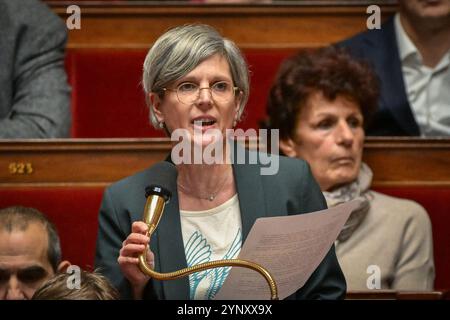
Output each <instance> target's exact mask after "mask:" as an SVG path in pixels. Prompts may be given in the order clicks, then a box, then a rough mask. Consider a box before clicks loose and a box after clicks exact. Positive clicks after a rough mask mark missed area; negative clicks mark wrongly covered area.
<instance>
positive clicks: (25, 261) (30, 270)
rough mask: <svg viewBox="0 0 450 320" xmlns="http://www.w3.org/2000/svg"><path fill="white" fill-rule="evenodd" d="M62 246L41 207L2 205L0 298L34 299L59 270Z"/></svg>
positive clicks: (0, 223)
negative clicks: (4, 206) (3, 207)
mask: <svg viewBox="0 0 450 320" xmlns="http://www.w3.org/2000/svg"><path fill="white" fill-rule="evenodd" d="M69 265H70V263H69V262H68V261H63V262H61V246H60V242H59V237H58V234H57V232H56V229H55V226H54V225H53V224H52V223H51V222H50V221H49V220H48V219H47V218H46V217H45V216H44V215H43V214H42V213H41V212H39V211H38V210H36V209H33V208H25V207H9V208H5V209H0V300H4V299H6V300H24V299H27V300H28V299H31V297H32V296H33V294H34V292H35V291H36V290H37V289H38V288H39V287H40V286H41V285H42V284H43V283H44V282H46V281H47V280H49V279H50V278H52V277H53V276H54V275H55V274H56V273H57V272H58V271H63V270H65V269H67V267H68V266H69Z"/></svg>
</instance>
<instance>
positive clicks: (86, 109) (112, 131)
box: [66, 49, 295, 138]
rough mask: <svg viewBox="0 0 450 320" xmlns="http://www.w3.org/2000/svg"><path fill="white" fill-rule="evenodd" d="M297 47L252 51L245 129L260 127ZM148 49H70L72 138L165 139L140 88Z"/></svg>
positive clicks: (67, 65)
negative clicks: (275, 84) (154, 125)
mask: <svg viewBox="0 0 450 320" xmlns="http://www.w3.org/2000/svg"><path fill="white" fill-rule="evenodd" d="M294 52H295V51H294V50H292V49H252V50H246V51H245V56H246V59H247V61H248V64H249V67H250V72H251V89H250V99H249V102H248V104H247V108H246V111H245V114H244V117H243V119H242V120H243V121H242V122H241V123H240V124H239V127H240V128H243V129H248V128H255V129H257V128H258V127H259V125H258V121H259V120H261V118H263V117H264V115H265V109H266V99H267V95H268V93H269V90H270V87H271V85H272V81H273V79H274V77H275V74H276V72H277V70H278V67H279V65H280V63H281V61H282V60H283V59H284V58H286V57H287V56H289V55H291V54H292V53H294ZM146 53H147V50H145V49H119V50H116V49H71V50H69V51H68V54H67V57H66V68H67V72H68V75H69V82H70V84H71V85H72V114H73V123H72V137H73V138H113V137H116V138H118V137H127V138H133V137H162V136H164V133H163V132H162V131H161V130H155V129H153V128H152V126H151V125H150V123H149V120H148V110H147V108H146V106H145V98H144V93H143V89H142V86H141V77H142V64H143V62H144V59H145V55H146Z"/></svg>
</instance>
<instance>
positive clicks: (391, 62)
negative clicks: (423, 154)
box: [338, 18, 420, 136]
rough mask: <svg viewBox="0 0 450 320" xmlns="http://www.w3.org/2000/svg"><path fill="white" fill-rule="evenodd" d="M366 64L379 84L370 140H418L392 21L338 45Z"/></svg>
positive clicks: (370, 128) (369, 131)
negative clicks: (396, 137) (372, 69)
mask: <svg viewBox="0 0 450 320" xmlns="http://www.w3.org/2000/svg"><path fill="white" fill-rule="evenodd" d="M338 46H341V47H345V48H348V49H349V50H350V53H351V54H352V55H353V56H354V57H356V58H358V59H363V60H366V61H368V62H369V63H370V64H371V65H372V66H373V68H374V70H375V72H376V74H377V75H378V78H379V80H380V89H381V90H380V100H379V107H378V110H377V112H376V114H375V116H374V119H373V121H372V122H371V123H370V124H369V127H368V128H367V130H366V133H367V134H368V135H372V136H418V135H420V129H419V126H418V124H417V123H416V120H415V119H414V115H413V113H412V110H411V106H410V105H409V101H408V97H407V96H406V89H405V83H404V81H403V72H402V64H401V61H400V55H399V52H398V46H397V38H396V36H395V25H394V19H393V18H390V19H388V20H387V21H386V22H385V23H384V24H383V25H382V26H381V29H380V30H377V29H374V30H369V31H366V32H363V33H360V34H357V35H356V36H354V37H352V38H350V39H347V40H345V41H342V42H340V43H338Z"/></svg>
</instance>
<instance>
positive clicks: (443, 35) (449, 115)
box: [338, 0, 450, 136]
mask: <svg viewBox="0 0 450 320" xmlns="http://www.w3.org/2000/svg"><path fill="white" fill-rule="evenodd" d="M398 2H399V11H398V13H397V14H396V15H395V16H394V17H392V18H390V19H389V20H388V21H387V22H386V23H384V24H383V25H382V26H381V30H377V29H374V30H369V31H367V32H364V33H361V34H358V35H356V36H355V37H353V38H351V39H348V40H346V41H344V42H341V43H339V44H338V45H339V46H344V47H347V48H348V49H350V53H351V54H352V55H353V56H355V57H356V58H362V59H365V60H368V61H369V62H371V63H372V65H373V67H374V69H375V71H376V73H377V74H378V77H379V78H380V84H381V97H380V101H379V108H378V111H377V113H376V115H375V117H374V120H373V121H372V123H371V124H370V125H369V127H368V130H367V134H368V135H399V136H419V135H421V136H450V90H449V89H450V67H449V64H450V0H433V1H431V0H399V1H398Z"/></svg>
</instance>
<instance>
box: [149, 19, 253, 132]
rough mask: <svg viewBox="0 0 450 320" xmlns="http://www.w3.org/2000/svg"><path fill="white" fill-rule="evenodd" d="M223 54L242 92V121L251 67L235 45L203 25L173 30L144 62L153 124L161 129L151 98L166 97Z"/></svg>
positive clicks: (158, 41)
mask: <svg viewBox="0 0 450 320" xmlns="http://www.w3.org/2000/svg"><path fill="white" fill-rule="evenodd" d="M215 54H220V55H221V56H223V57H225V58H226V59H227V61H228V64H229V66H230V70H231V76H232V78H233V82H234V85H235V86H237V87H239V89H240V90H241V91H242V99H241V103H240V106H239V111H238V114H237V116H238V119H240V117H241V116H242V113H243V112H244V108H245V105H246V104H247V100H248V96H249V93H250V80H249V73H248V67H247V63H246V62H245V59H244V57H243V55H242V53H241V51H240V50H239V48H238V47H237V46H236V44H235V43H234V42H232V41H231V40H228V39H226V38H224V37H222V36H221V35H220V34H219V32H217V30H215V29H214V28H212V27H210V26H208V25H203V24H190V25H183V26H179V27H176V28H173V29H170V30H169V31H167V32H166V33H164V34H163V35H162V36H161V37H159V39H158V40H157V41H156V42H155V44H154V45H153V46H152V48H151V49H150V50H149V52H148V53H147V56H146V58H145V61H144V71H143V79H142V82H143V86H144V91H145V96H146V101H147V106H148V107H149V109H150V121H151V123H152V124H153V126H154V127H155V128H158V120H157V119H156V116H155V114H154V112H153V108H152V105H151V102H150V101H149V100H150V99H149V98H148V95H149V93H150V92H154V93H157V94H158V95H159V96H160V97H163V95H164V91H163V89H162V88H164V87H166V86H167V85H168V84H170V83H172V82H174V81H176V80H178V79H180V78H181V77H183V76H184V75H186V74H188V73H189V72H191V71H192V70H193V69H195V68H196V67H197V66H198V65H199V64H200V63H201V62H202V61H204V60H205V59H207V58H209V57H211V56H213V55H215Z"/></svg>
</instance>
